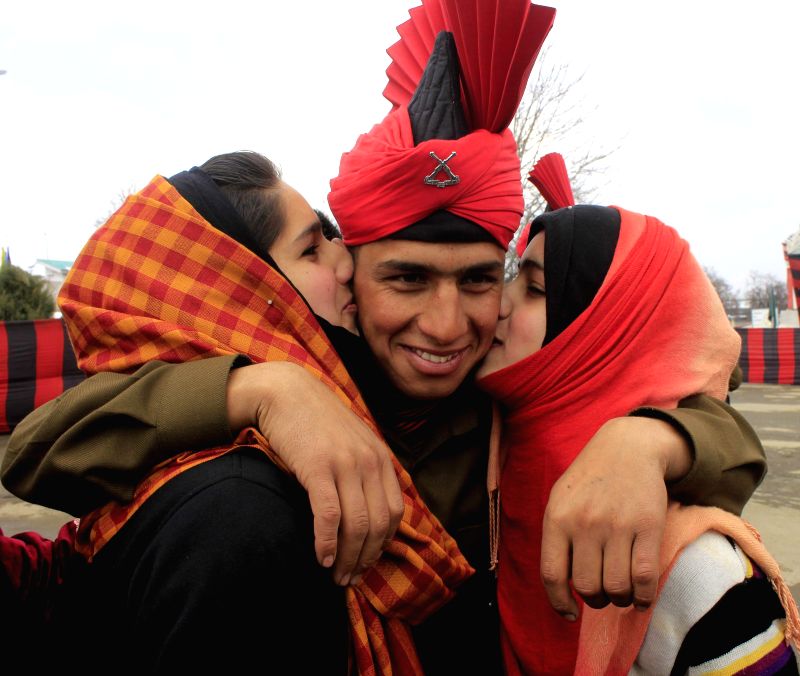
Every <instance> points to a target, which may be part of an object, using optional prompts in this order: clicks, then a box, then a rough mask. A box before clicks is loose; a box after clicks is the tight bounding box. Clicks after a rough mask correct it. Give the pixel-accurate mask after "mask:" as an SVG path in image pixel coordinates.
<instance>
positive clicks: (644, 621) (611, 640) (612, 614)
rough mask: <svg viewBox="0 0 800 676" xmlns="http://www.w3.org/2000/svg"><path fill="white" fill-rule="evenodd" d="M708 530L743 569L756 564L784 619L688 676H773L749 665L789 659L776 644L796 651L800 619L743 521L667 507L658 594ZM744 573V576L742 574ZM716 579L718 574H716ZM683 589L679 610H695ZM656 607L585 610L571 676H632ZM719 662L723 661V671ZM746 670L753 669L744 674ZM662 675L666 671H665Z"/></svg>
mask: <svg viewBox="0 0 800 676" xmlns="http://www.w3.org/2000/svg"><path fill="white" fill-rule="evenodd" d="M709 531H715V532H717V533H720V534H722V535H724V536H725V537H727V538H730V539H731V540H733V541H734V542H735V543H736V545H737V546H738V547H739V548H740V549H741V551H743V552H744V553H745V555H746V557H747V559H748V560H749V561H748V564H749V562H755V563H756V564H757V565H758V567H759V568H760V569H761V570H762V571H763V572H764V574H765V575H766V576H767V578H768V579H769V581H770V582H771V584H772V587H773V588H774V590H775V593H776V594H777V596H778V599H779V602H780V603H781V604H782V606H783V612H784V613H785V620H780V619H778V620H776V622H774V623H773V624H772V625H770V627H768V628H767V629H766V630H765V631H764V632H762V633H760V634H759V635H757V636H755V637H752V638H751V639H750V640H748V641H747V642H745V643H743V644H741V645H739V646H737V647H736V648H734V649H733V650H731V651H730V652H727V653H725V654H724V655H722V656H720V657H716V658H715V659H714V660H711V661H710V662H708V663H703V664H700V665H695V666H696V668H697V669H702V671H698V672H690V673H708V674H711V673H713V674H738V673H745V674H762V673H763V674H769V673H775V672H776V671H777V669H776V670H775V671H758V670H757V669H755V667H754V665H762V666H763V664H766V662H761V661H762V660H766V661H767V662H775V661H778V660H781V659H784V658H785V659H786V660H788V659H789V658H791V657H792V653H791V652H789V651H785V650H783V648H781V647H780V644H781V643H782V644H783V645H784V646H785V647H786V648H789V649H790V650H791V649H794V650H796V649H797V647H798V640H800V615H798V610H797V604H796V603H795V602H794V599H793V598H792V596H791V593H790V591H789V589H788V587H787V586H786V583H785V582H784V580H783V577H782V576H781V572H780V569H779V567H778V564H777V562H776V561H775V559H774V558H773V557H772V556H771V555H770V553H769V552H768V551H767V550H766V548H765V547H764V545H763V544H762V542H761V537H760V535H759V534H758V532H757V531H756V530H755V529H754V528H753V527H752V526H750V525H749V524H748V523H747V522H745V521H744V520H743V519H741V518H739V517H737V516H734V515H733V514H730V513H729V512H724V511H722V510H721V509H717V508H716V507H697V506H692V507H684V506H682V505H678V504H677V503H673V504H671V505H670V507H669V510H668V512H667V523H666V529H665V533H664V540H663V541H662V544H661V563H660V569H661V577H660V582H659V595H660V594H661V593H663V591H664V587H665V585H666V583H667V581H668V580H669V578H670V576H671V573H672V570H673V568H674V566H675V565H677V562H678V561H679V556H678V555H679V554H680V553H682V552H684V551H686V548H687V547H688V546H689V545H690V543H692V542H694V541H695V540H697V539H698V538H700V537H701V536H703V535H704V534H706V533H708V532H709ZM679 572H680V569H679ZM711 574H712V575H713V574H714V573H713V572H712V573H711ZM746 574H747V572H745V575H746ZM750 575H751V576H752V571H750ZM721 576H723V575H722V574H721ZM684 579H686V578H684ZM718 584H720V588H721V589H723V590H724V587H725V586H732V585H730V581H729V583H728V584H726V583H725V581H724V580H722V581H720V582H719V583H718ZM678 586H683V587H684V588H683V590H682V592H683V593H687V585H686V584H684V585H680V583H679V585H678ZM688 588H689V589H688V595H687V597H684V598H683V599H680V600H679V602H680V605H681V608H682V609H683V610H686V609H687V608H688V609H690V610H691V609H693V608H694V601H695V599H694V597H692V595H691V591H692V585H691V584H689V585H688ZM659 603H660V600H659ZM657 608H658V604H656V606H655V607H653V606H651V607H650V609H649V610H648V611H646V612H638V611H636V610H634V609H633V607H628V608H617V607H615V606H608V607H606V608H604V609H602V610H593V609H592V608H589V607H588V606H584V609H583V619H582V622H581V633H580V646H579V650H578V659H577V664H576V667H575V674H576V675H577V676H590V675H592V676H594V675H599V674H604V675H606V676H619V675H621V674H627V673H637V672H636V669H635V664H636V660H637V658H638V657H639V652H640V649H641V648H642V646H643V644H644V643H645V639H646V636H647V633H648V631H651V630H650V629H649V625H650V624H651V623H652V622H654V621H657V618H656V616H655V613H656V610H657ZM659 630H663V628H659V627H656V631H659ZM723 662H727V666H726V665H725V664H723ZM713 665H719V666H718V667H715V666H713ZM748 667H754V668H753V669H752V670H748ZM639 673H642V672H641V671H640V672H639ZM651 673H652V672H651ZM663 673H668V672H667V671H664V672H663Z"/></svg>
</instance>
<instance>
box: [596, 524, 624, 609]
mask: <svg viewBox="0 0 800 676" xmlns="http://www.w3.org/2000/svg"><path fill="white" fill-rule="evenodd" d="M631 547H632V543H631V537H630V535H629V534H628V531H623V532H621V533H615V534H614V536H613V537H612V538H611V540H609V541H608V542H607V543H606V544H605V548H604V550H603V552H602V561H603V564H602V565H603V580H602V583H603V584H602V589H603V591H604V593H605V596H606V597H607V598H608V600H609V601H611V603H613V604H614V605H615V606H619V607H620V608H624V607H626V606H629V605H630V604H631V603H632V602H633V589H632V585H631ZM593 607H598V606H593Z"/></svg>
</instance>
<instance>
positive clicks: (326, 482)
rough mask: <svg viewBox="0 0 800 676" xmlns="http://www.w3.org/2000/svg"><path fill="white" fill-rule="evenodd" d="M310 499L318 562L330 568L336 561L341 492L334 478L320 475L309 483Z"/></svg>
mask: <svg viewBox="0 0 800 676" xmlns="http://www.w3.org/2000/svg"><path fill="white" fill-rule="evenodd" d="M308 499H309V502H310V503H311V512H312V513H313V514H314V551H315V552H316V554H317V561H319V563H320V565H322V566H324V567H325V568H330V567H331V566H332V565H333V562H334V560H335V559H336V548H337V539H338V534H339V520H340V518H341V510H340V508H339V492H338V491H337V490H336V485H335V484H334V482H333V478H332V477H331V476H329V475H326V474H324V473H320V474H318V475H317V476H315V477H314V479H312V480H311V481H310V482H309V486H308Z"/></svg>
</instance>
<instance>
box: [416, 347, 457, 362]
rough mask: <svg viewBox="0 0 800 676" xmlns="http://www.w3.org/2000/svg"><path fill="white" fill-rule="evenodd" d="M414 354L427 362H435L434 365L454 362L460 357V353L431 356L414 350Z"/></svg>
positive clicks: (428, 353)
mask: <svg viewBox="0 0 800 676" xmlns="http://www.w3.org/2000/svg"><path fill="white" fill-rule="evenodd" d="M414 354H416V355H417V356H418V357H421V358H422V359H424V360H425V361H429V362H433V363H434V364H444V363H446V362H448V361H453V359H455V358H456V357H457V356H458V352H454V353H453V354H447V355H442V354H431V353H430V352H423V351H422V350H414Z"/></svg>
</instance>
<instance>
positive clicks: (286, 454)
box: [227, 362, 403, 585]
mask: <svg viewBox="0 0 800 676" xmlns="http://www.w3.org/2000/svg"><path fill="white" fill-rule="evenodd" d="M227 402H228V421H229V423H230V426H231V429H232V430H234V431H237V430H241V429H243V428H245V427H251V426H252V427H257V428H258V429H259V431H260V432H261V433H262V434H263V435H264V436H265V437H266V438H267V439H269V442H270V446H271V447H272V449H273V450H274V451H275V453H276V454H277V455H278V456H279V457H280V458H281V460H282V461H283V462H284V463H285V464H286V466H287V467H288V468H289V470H290V471H292V472H293V473H294V475H295V477H296V478H297V480H298V481H299V482H300V484H301V485H302V486H303V487H304V488H305V489H306V491H308V497H309V500H310V502H311V510H312V512H313V514H314V536H315V543H314V546H315V550H316V553H317V560H318V561H319V562H320V564H322V565H323V566H325V567H331V566H332V567H333V578H334V580H335V581H336V582H337V583H338V584H341V585H346V584H348V583H350V582H353V581H357V576H358V575H360V574H361V573H362V572H363V571H364V570H365V569H367V568H368V567H369V566H371V565H372V564H373V563H374V562H375V561H376V560H377V559H378V557H379V556H380V554H381V550H382V548H383V544H384V542H386V541H387V540H388V539H390V538H391V537H392V536H393V535H394V532H395V530H396V529H397V526H398V524H399V523H400V519H401V518H402V516H403V497H402V494H401V492H400V487H399V484H398V482H397V476H396V475H395V472H394V467H393V465H392V459H391V452H390V451H389V448H388V447H387V446H386V444H384V443H383V441H381V440H380V439H378V438H377V437H376V436H375V434H373V432H372V431H371V430H370V429H369V428H368V427H367V426H366V425H365V424H364V423H363V422H362V421H361V420H360V419H359V418H358V416H356V415H355V413H353V412H352V411H351V410H350V409H348V408H347V407H346V406H345V405H344V404H343V403H342V402H341V401H340V400H339V398H338V397H337V396H336V395H335V394H334V393H333V392H332V391H331V390H330V389H329V388H328V387H326V386H325V385H324V384H323V383H321V382H320V381H319V380H317V379H316V378H314V376H312V375H311V374H310V373H308V371H306V370H305V369H303V368H302V367H300V366H297V365H296V364H291V363H289V362H266V363H262V364H254V365H252V366H245V367H242V368H239V369H235V370H233V371H232V372H231V375H230V379H229V381H228V395H227ZM354 578H356V579H354Z"/></svg>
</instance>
